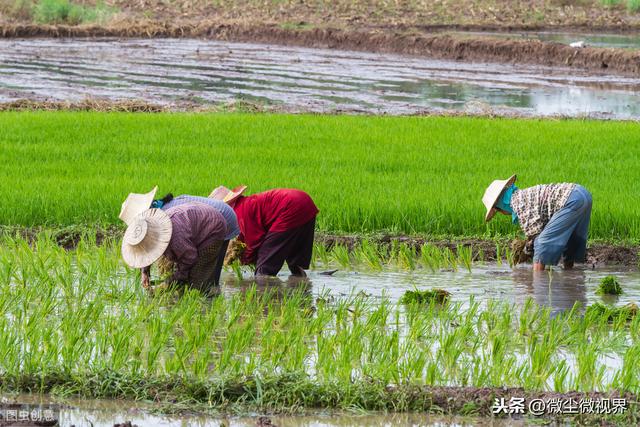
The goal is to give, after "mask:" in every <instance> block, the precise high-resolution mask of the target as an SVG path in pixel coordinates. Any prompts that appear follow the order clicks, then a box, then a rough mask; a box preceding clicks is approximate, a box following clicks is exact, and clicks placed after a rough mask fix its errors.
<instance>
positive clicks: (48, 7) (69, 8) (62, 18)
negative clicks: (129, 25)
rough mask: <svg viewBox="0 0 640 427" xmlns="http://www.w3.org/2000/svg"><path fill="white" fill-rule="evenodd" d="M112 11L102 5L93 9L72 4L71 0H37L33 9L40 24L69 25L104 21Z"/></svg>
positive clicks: (100, 3)
mask: <svg viewBox="0 0 640 427" xmlns="http://www.w3.org/2000/svg"><path fill="white" fill-rule="evenodd" d="M112 12H113V11H112V10H111V9H110V8H109V7H107V6H106V5H105V4H104V3H102V2H98V4H97V5H96V6H95V7H89V6H84V5H79V4H76V3H73V2H72V1H71V0H38V2H37V3H36V4H35V6H34V7H33V15H34V18H35V20H36V22H38V23H41V24H70V25H76V24H81V23H83V22H96V21H104V20H105V19H106V18H107V17H108V16H109V15H110V14H111V13H112Z"/></svg>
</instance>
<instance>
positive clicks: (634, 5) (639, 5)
mask: <svg viewBox="0 0 640 427" xmlns="http://www.w3.org/2000/svg"><path fill="white" fill-rule="evenodd" d="M627 10H628V11H629V12H637V11H639V10H640V1H639V0H627Z"/></svg>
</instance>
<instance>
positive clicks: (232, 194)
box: [209, 185, 247, 203]
mask: <svg viewBox="0 0 640 427" xmlns="http://www.w3.org/2000/svg"><path fill="white" fill-rule="evenodd" d="M246 189H247V186H246V185H240V186H238V187H236V188H234V189H233V190H229V189H228V188H227V187H225V186H224V185H221V186H220V187H218V188H216V189H215V190H213V191H212V192H211V194H209V198H210V199H215V200H222V201H223V202H225V203H231V202H233V201H234V200H235V199H237V198H238V197H240V196H241V195H242V193H244V191H245V190H246Z"/></svg>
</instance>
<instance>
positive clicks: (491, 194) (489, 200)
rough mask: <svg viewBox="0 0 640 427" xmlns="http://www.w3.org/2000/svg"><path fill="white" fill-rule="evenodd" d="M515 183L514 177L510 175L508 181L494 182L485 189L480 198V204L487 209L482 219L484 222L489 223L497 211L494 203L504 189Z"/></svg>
mask: <svg viewBox="0 0 640 427" xmlns="http://www.w3.org/2000/svg"><path fill="white" fill-rule="evenodd" d="M514 182H516V175H512V176H511V178H509V179H498V180H495V181H493V182H492V183H491V185H489V187H487V189H486V190H485V192H484V196H482V203H484V205H485V206H486V208H487V214H486V215H485V217H484V220H485V221H490V220H491V218H493V216H494V215H495V214H496V212H497V210H496V208H495V205H496V202H497V201H498V198H499V197H500V195H501V194H502V192H503V191H504V190H505V188H507V187H509V186H510V185H511V184H513V183H514Z"/></svg>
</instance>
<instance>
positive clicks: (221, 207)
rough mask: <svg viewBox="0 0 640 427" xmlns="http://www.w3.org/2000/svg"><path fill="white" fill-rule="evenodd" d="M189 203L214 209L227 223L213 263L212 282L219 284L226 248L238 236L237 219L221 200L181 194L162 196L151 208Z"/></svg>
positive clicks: (166, 207)
mask: <svg viewBox="0 0 640 427" xmlns="http://www.w3.org/2000/svg"><path fill="white" fill-rule="evenodd" d="M190 202H198V203H204V204H206V205H209V206H211V207H212V208H214V209H217V210H218V211H220V213H221V214H222V216H223V217H224V219H225V221H226V222H227V235H226V236H225V238H224V242H222V247H221V248H220V253H219V254H218V258H217V259H216V262H215V268H214V272H213V281H214V283H215V284H216V285H218V284H219V283H220V274H221V273H222V266H223V265H224V256H225V254H226V253H227V248H228V247H229V241H230V240H232V239H235V238H236V237H238V235H239V234H240V227H239V226H238V219H237V218H236V213H235V212H234V211H233V208H232V207H231V206H229V205H228V204H226V203H225V202H223V201H222V200H216V199H211V198H208V197H200V196H189V195H186V194H183V195H181V196H178V197H173V195H172V194H171V193H169V194H167V195H166V196H164V197H163V198H162V199H156V200H154V201H153V203H152V204H151V207H153V208H160V209H162V210H163V211H166V210H167V209H170V208H173V207H176V206H180V205H183V204H185V203H190Z"/></svg>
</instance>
